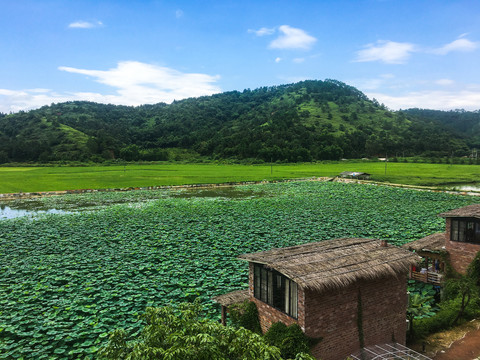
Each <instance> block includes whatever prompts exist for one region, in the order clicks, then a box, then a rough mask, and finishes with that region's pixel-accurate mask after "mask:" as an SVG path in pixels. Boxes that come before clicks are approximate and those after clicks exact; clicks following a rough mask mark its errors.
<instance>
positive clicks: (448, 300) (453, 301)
mask: <svg viewBox="0 0 480 360" xmlns="http://www.w3.org/2000/svg"><path fill="white" fill-rule="evenodd" d="M479 254H480V252H479V253H477V255H476V257H475V260H474V261H473V262H472V263H470V265H469V266H468V269H467V273H466V274H465V275H461V274H458V273H457V274H451V275H450V277H449V278H448V279H447V281H446V282H445V284H444V288H443V291H444V293H443V301H442V302H441V303H440V304H439V308H440V310H439V311H438V312H437V313H436V314H435V315H434V316H432V317H429V318H422V317H419V316H416V317H415V320H413V324H414V337H415V338H416V339H422V338H424V337H425V336H427V335H428V334H431V333H435V332H438V331H441V330H444V329H448V328H450V327H452V326H455V325H456V324H457V323H458V322H459V321H461V320H470V319H473V318H475V317H478V316H479V315H480V297H479V287H478V280H479V277H478V269H479V267H478V265H479V264H478V259H479V258H480V257H479ZM453 275H455V276H453ZM419 301H421V300H420V299H419ZM412 310H413V309H411V308H410V307H409V314H411V313H412V312H411V311H412Z"/></svg>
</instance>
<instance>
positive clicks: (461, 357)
mask: <svg viewBox="0 0 480 360" xmlns="http://www.w3.org/2000/svg"><path fill="white" fill-rule="evenodd" d="M479 357H480V329H477V330H473V331H470V332H468V333H466V334H465V336H464V337H463V338H462V339H459V340H457V341H455V342H454V343H453V344H452V345H451V346H450V348H448V349H446V350H441V351H439V352H438V353H437V355H436V356H435V357H433V359H434V360H453V359H455V360H473V359H477V358H479Z"/></svg>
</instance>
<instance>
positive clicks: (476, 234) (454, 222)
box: [450, 217, 480, 245]
mask: <svg viewBox="0 0 480 360" xmlns="http://www.w3.org/2000/svg"><path fill="white" fill-rule="evenodd" d="M450 241H455V242H463V243H469V244H478V245H480V219H477V218H469V217H465V218H451V219H450Z"/></svg>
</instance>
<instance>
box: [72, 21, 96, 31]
mask: <svg viewBox="0 0 480 360" xmlns="http://www.w3.org/2000/svg"><path fill="white" fill-rule="evenodd" d="M100 26H103V23H102V22H101V21H94V22H89V21H75V22H73V23H71V24H69V25H68V27H69V28H72V29H91V28H95V27H100Z"/></svg>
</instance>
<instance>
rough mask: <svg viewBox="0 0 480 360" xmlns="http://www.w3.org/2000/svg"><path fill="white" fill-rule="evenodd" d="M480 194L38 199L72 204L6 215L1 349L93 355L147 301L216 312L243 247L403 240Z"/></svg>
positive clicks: (261, 191)
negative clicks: (197, 304)
mask: <svg viewBox="0 0 480 360" xmlns="http://www.w3.org/2000/svg"><path fill="white" fill-rule="evenodd" d="M104 169H105V170H108V168H104ZM32 171H33V170H32ZM127 172H128V166H127ZM478 201H479V199H478V198H477V197H468V196H456V195H451V194H444V193H435V192H425V191H416V190H408V189H400V188H388V187H382V186H376V185H354V184H342V183H331V182H328V183H321V182H315V181H311V182H310V181H309V182H290V183H277V184H264V185H249V186H242V187H237V188H235V190H230V191H227V190H226V189H225V188H218V189H209V190H197V191H194V190H176V189H172V190H164V191H132V192H104V193H86V194H81V195H66V196H62V197H49V198H42V199H36V200H32V203H33V202H34V203H37V202H38V203H42V204H45V205H48V206H49V207H50V208H56V209H64V210H69V211H71V212H72V213H69V214H64V215H53V214H52V215H43V216H39V217H36V218H18V219H12V220H3V221H0V264H1V266H0V279H1V280H0V285H1V289H2V290H1V291H0V308H1V312H0V329H2V330H1V331H0V359H12V358H13V359H18V358H21V357H25V358H28V357H31V358H35V359H48V358H55V357H58V356H59V355H58V353H59V352H61V353H63V354H64V355H63V356H64V357H72V358H82V359H88V358H93V357H94V354H95V352H96V351H97V349H98V348H99V347H101V346H103V345H104V342H106V341H107V336H108V333H109V332H110V331H112V330H113V329H115V328H119V327H121V328H124V329H125V332H126V334H127V337H128V338H129V339H131V338H135V337H137V336H138V335H139V333H140V331H141V327H142V324H141V323H140V322H139V321H138V320H137V316H138V315H139V314H141V313H143V312H144V311H145V308H146V307H162V306H166V305H169V304H172V305H174V306H175V305H178V304H180V303H182V302H185V301H193V299H195V298H197V297H199V298H200V299H201V301H202V303H203V308H204V315H205V316H206V317H207V318H210V319H215V320H216V319H218V318H219V311H218V307H217V306H216V305H215V304H214V303H213V302H212V301H211V298H212V297H214V296H216V295H220V294H224V293H227V292H230V291H233V290H238V289H242V288H246V287H247V286H248V266H247V264H246V263H244V262H242V261H238V260H237V259H236V258H237V256H238V255H239V254H243V253H251V252H256V251H263V250H269V249H271V248H281V247H285V246H293V245H298V244H303V243H307V242H313V241H321V240H323V239H332V238H341V237H365V238H380V239H388V240H389V241H390V242H391V243H395V244H398V245H400V244H403V243H405V242H408V241H413V240H416V239H418V238H421V237H424V236H426V235H429V234H431V233H434V232H438V231H442V230H443V229H444V226H445V223H444V220H443V219H440V218H438V217H437V214H438V213H440V212H444V211H447V210H451V209H454V208H457V207H461V206H465V205H469V204H473V203H478ZM79 203H81V204H83V206H85V207H87V206H90V207H88V208H87V209H90V211H81V212H75V210H76V208H75V206H76V205H77V204H79ZM467 311H468V308H467Z"/></svg>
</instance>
